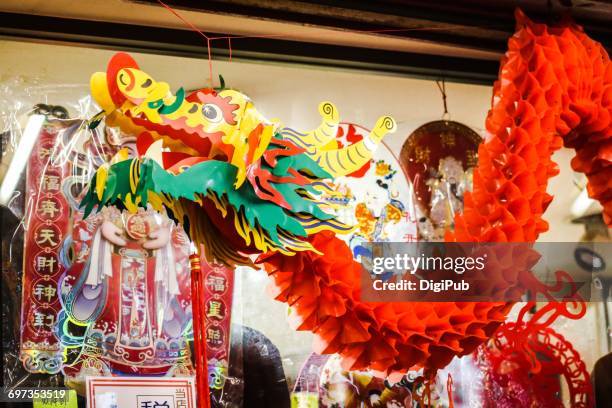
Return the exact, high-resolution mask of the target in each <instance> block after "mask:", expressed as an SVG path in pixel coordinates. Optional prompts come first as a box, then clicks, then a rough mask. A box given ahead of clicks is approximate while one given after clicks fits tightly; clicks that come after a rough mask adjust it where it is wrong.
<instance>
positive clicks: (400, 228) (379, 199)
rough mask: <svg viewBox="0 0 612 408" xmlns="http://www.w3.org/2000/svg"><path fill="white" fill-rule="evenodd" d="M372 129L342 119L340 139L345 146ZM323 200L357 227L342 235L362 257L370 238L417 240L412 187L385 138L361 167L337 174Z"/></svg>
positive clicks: (354, 255)
mask: <svg viewBox="0 0 612 408" xmlns="http://www.w3.org/2000/svg"><path fill="white" fill-rule="evenodd" d="M368 133H369V131H368V130H367V129H365V128H364V127H362V126H360V125H356V124H352V123H340V125H339V126H338V132H337V135H336V141H337V143H338V144H340V145H341V146H346V145H350V144H351V143H354V142H358V141H360V140H363V137H364V135H367V134H368ZM332 189H333V190H331V191H326V192H324V193H323V194H322V195H321V198H322V200H324V201H326V202H328V203H329V204H330V205H331V206H333V207H335V215H336V218H337V219H338V220H339V221H341V222H343V223H344V224H347V225H354V226H355V228H354V230H352V231H351V232H349V233H346V234H343V235H341V236H339V238H341V239H343V240H344V241H345V242H346V243H347V244H348V245H349V247H350V248H351V250H352V251H353V257H354V258H356V259H357V258H358V257H359V256H360V255H363V254H364V253H365V252H367V248H365V247H364V245H363V244H364V243H367V242H411V241H416V239H417V237H416V220H415V219H414V214H413V211H412V208H413V205H412V196H411V188H410V185H409V183H408V180H407V179H406V177H404V173H403V171H402V168H401V166H400V163H399V162H398V161H397V159H396V157H395V156H394V155H393V153H392V152H391V150H390V149H389V148H388V147H387V146H386V145H385V144H384V142H383V143H382V144H381V145H380V146H379V147H378V149H376V151H375V152H374V154H373V155H372V159H371V160H370V161H369V162H368V163H366V164H365V165H364V166H363V167H362V168H361V169H359V170H357V171H356V172H353V173H351V174H349V175H347V176H344V177H337V178H335V179H334V181H333V183H332Z"/></svg>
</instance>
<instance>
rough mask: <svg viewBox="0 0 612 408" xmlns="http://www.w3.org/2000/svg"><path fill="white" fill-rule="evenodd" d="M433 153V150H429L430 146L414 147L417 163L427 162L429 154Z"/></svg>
mask: <svg viewBox="0 0 612 408" xmlns="http://www.w3.org/2000/svg"><path fill="white" fill-rule="evenodd" d="M430 153H431V151H430V150H429V147H422V146H417V147H416V148H415V149H414V155H415V158H416V161H417V163H426V162H428V161H429V154H430Z"/></svg>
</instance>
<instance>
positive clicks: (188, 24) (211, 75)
mask: <svg viewBox="0 0 612 408" xmlns="http://www.w3.org/2000/svg"><path fill="white" fill-rule="evenodd" d="M157 2H158V3H159V4H160V5H162V6H163V7H164V8H165V9H166V10H168V11H169V12H171V13H172V14H174V15H175V16H176V17H177V18H178V19H179V20H181V21H182V22H183V23H185V24H186V25H187V26H188V27H189V28H191V29H192V30H193V31H195V32H196V33H198V34H200V35H201V36H202V37H203V38H204V39H205V40H206V48H207V49H208V71H209V78H208V79H209V81H210V87H211V88H213V67H212V52H211V49H210V48H211V47H210V42H211V38H210V37H209V36H207V35H206V34H204V33H203V32H202V31H201V30H199V29H198V28H197V27H196V26H195V25H193V24H192V23H191V22H189V21H188V20H187V19H185V18H183V16H181V15H180V14H179V13H178V12H176V11H175V10H174V9H173V8H172V7H170V6H168V5H167V4H166V3H164V2H163V1H161V0H157ZM230 53H231V51H230ZM230 55H231V54H230Z"/></svg>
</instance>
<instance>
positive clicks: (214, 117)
mask: <svg viewBox="0 0 612 408" xmlns="http://www.w3.org/2000/svg"><path fill="white" fill-rule="evenodd" d="M202 115H204V117H205V118H206V119H208V120H209V121H211V122H219V121H221V119H222V118H223V114H222V112H221V109H220V108H219V107H218V106H217V105H213V104H212V103H207V104H206V105H204V106H202Z"/></svg>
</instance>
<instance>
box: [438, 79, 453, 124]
mask: <svg viewBox="0 0 612 408" xmlns="http://www.w3.org/2000/svg"><path fill="white" fill-rule="evenodd" d="M436 85H438V89H439V90H440V93H441V94H442V104H443V106H444V113H443V114H442V119H444V120H448V119H450V114H449V113H448V106H447V105H446V81H445V80H444V78H442V81H440V80H436Z"/></svg>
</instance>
